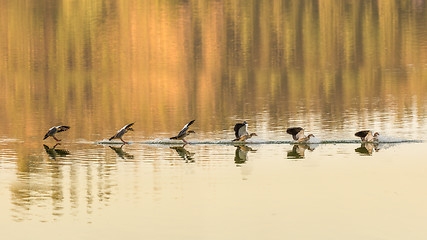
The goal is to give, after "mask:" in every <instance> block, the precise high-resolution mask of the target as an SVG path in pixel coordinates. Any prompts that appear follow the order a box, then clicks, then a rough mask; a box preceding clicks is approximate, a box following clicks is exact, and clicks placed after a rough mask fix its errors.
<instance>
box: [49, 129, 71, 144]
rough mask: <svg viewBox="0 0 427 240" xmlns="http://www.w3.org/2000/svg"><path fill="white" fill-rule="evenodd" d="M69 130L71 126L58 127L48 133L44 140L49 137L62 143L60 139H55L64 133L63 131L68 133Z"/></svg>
mask: <svg viewBox="0 0 427 240" xmlns="http://www.w3.org/2000/svg"><path fill="white" fill-rule="evenodd" d="M68 129H70V127H69V126H56V127H51V128H50V129H49V130H48V131H47V133H46V134H45V135H44V138H43V140H45V139H46V138H48V137H53V139H55V140H56V141H57V142H59V141H61V140H60V139H58V138H56V137H55V134H56V133H59V132H63V131H67V130H68Z"/></svg>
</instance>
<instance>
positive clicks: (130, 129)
mask: <svg viewBox="0 0 427 240" xmlns="http://www.w3.org/2000/svg"><path fill="white" fill-rule="evenodd" d="M127 130H128V131H135V130H133V128H128V129H127Z"/></svg>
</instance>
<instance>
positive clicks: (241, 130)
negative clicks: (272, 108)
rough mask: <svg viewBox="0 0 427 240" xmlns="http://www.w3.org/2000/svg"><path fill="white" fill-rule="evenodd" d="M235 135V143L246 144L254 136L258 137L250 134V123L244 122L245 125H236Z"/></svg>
mask: <svg viewBox="0 0 427 240" xmlns="http://www.w3.org/2000/svg"><path fill="white" fill-rule="evenodd" d="M234 135H235V136H236V138H235V139H234V140H233V141H240V142H244V141H246V140H248V139H249V138H251V137H253V136H258V135H257V134H256V133H251V134H249V133H248V123H247V122H246V121H244V122H243V123H236V125H234Z"/></svg>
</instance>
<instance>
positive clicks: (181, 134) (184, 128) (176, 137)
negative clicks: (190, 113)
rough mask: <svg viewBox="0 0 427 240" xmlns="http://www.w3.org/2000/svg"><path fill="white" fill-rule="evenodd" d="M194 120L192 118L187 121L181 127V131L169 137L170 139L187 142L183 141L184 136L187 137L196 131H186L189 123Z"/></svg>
mask: <svg viewBox="0 0 427 240" xmlns="http://www.w3.org/2000/svg"><path fill="white" fill-rule="evenodd" d="M194 121H196V120H192V121H190V122H189V123H187V124H185V126H184V127H183V128H182V129H181V131H180V132H179V133H178V135H176V136H175V137H171V138H170V139H172V140H182V141H183V142H185V143H188V142H187V141H185V139H184V138H185V137H187V136H188V135H190V133H196V132H195V131H193V130H190V131H188V128H189V127H190V125H191V124H193V122H194Z"/></svg>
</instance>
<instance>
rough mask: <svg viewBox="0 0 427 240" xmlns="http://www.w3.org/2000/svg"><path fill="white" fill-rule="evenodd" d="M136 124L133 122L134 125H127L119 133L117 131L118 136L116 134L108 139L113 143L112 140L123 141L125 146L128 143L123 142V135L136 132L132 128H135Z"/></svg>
mask: <svg viewBox="0 0 427 240" xmlns="http://www.w3.org/2000/svg"><path fill="white" fill-rule="evenodd" d="M134 124H135V123H134V122H133V123H129V124H128V125H125V126H124V127H122V128H121V129H120V130H119V131H117V133H116V134H114V136H112V137H110V139H108V140H109V141H111V140H113V139H116V138H118V139H120V140H122V142H123V143H124V144H127V143H128V142H126V141H125V140H123V135H125V133H127V132H128V131H134V130H133V128H132V126H133V125H134Z"/></svg>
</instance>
